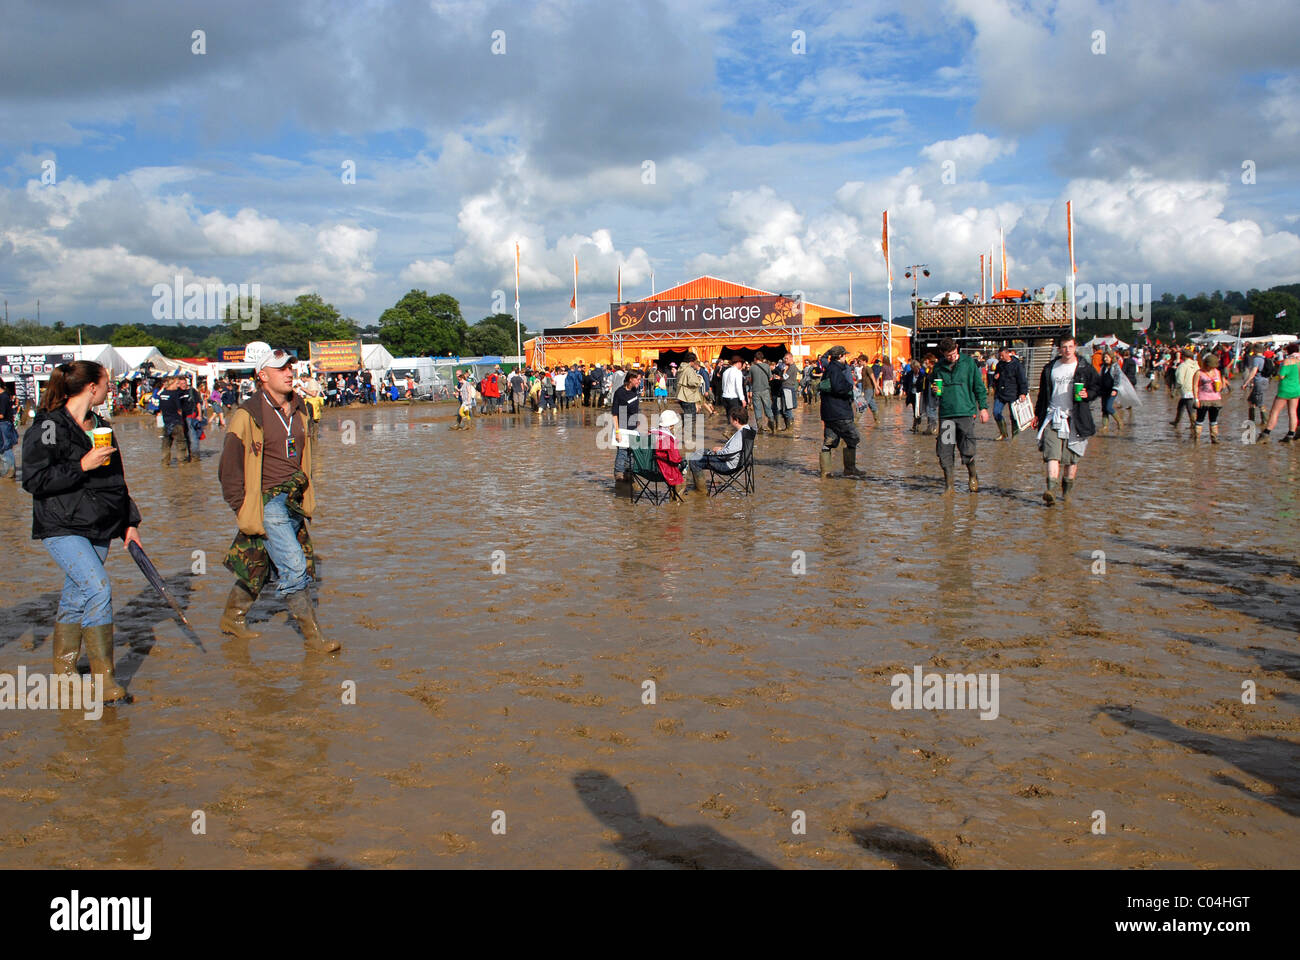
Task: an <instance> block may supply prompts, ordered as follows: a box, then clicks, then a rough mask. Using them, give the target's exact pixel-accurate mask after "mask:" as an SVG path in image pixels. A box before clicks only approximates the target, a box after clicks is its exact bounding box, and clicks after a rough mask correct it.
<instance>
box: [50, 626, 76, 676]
mask: <svg viewBox="0 0 1300 960" xmlns="http://www.w3.org/2000/svg"><path fill="white" fill-rule="evenodd" d="M50 646H51V648H52V649H53V650H54V673H55V674H72V673H76V672H77V658H78V657H80V656H81V624H79V623H56V624H55V625H54V639H53V640H51V641H50Z"/></svg>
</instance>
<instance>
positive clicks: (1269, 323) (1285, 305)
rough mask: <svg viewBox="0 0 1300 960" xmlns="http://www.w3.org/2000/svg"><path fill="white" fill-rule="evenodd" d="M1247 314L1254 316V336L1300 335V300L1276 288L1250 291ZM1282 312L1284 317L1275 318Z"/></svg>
mask: <svg viewBox="0 0 1300 960" xmlns="http://www.w3.org/2000/svg"><path fill="white" fill-rule="evenodd" d="M1249 307H1250V308H1249V309H1248V310H1247V311H1246V312H1247V313H1253V314H1254V315H1255V335H1256V336H1260V335H1263V334H1267V333H1300V298H1297V297H1296V296H1295V294H1291V293H1285V292H1283V291H1282V290H1279V289H1278V288H1276V287H1275V288H1274V289H1272V290H1265V291H1263V292H1261V291H1259V290H1252V291H1250V305H1249ZM1283 310H1285V311H1286V316H1285V317H1279V316H1277V314H1278V313H1281V312H1282V311H1283Z"/></svg>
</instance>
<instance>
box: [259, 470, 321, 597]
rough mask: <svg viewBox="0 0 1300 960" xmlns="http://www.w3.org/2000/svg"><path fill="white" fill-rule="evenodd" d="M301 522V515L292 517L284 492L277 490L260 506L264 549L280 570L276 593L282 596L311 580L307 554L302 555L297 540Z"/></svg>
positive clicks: (303, 588)
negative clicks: (264, 539)
mask: <svg viewBox="0 0 1300 960" xmlns="http://www.w3.org/2000/svg"><path fill="white" fill-rule="evenodd" d="M302 524H303V520H302V518H301V517H295V516H294V515H293V514H291V513H290V512H289V495H288V494H287V493H281V494H277V495H276V496H274V497H272V498H271V499H270V500H268V501H266V503H265V504H264V505H263V507H262V526H264V527H265V528H266V550H267V552H268V553H269V554H270V555H271V562H272V563H274V564H275V569H276V571H278V572H279V574H280V580H279V582H278V583H277V584H276V595H277V596H279V597H281V598H283V597H286V596H288V595H289V594H291V593H297V592H298V591H299V590H306V589H307V585H308V583H309V582H310V581H309V580H308V578H307V558H306V557H304V556H303V555H302V544H300V543H299V542H298V528H299V527H300V526H302Z"/></svg>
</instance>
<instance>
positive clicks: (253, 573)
mask: <svg viewBox="0 0 1300 960" xmlns="http://www.w3.org/2000/svg"><path fill="white" fill-rule="evenodd" d="M306 488H307V477H306V475H305V474H303V473H302V471H298V472H297V473H295V474H294V475H293V477H291V478H290V479H288V480H286V481H285V482H284V483H281V484H279V485H277V486H274V487H272V488H271V489H270V490H265V491H263V493H262V503H263V504H265V503H266V502H267V501H268V500H271V499H272V498H273V497H277V496H279V495H280V494H282V493H287V494H288V495H289V497H288V505H289V511H290V513H291V514H293V515H295V516H298V517H301V518H302V520H303V522H302V524H301V525H300V526H299V527H298V545H299V546H300V547H302V555H303V558H304V559H305V560H306V561H307V576H308V577H310V578H311V579H312V580H318V579H319V577H317V576H316V552H315V550H314V549H313V547H312V543H311V534H310V533H308V532H307V517H306V514H304V513H303V512H302V494H303V491H304V490H305V489H306ZM224 566H225V567H226V569H227V570H229V571H230V572H231V573H233V574H234V575H235V577H236V579H238V581H239V585H240V586H241V587H243V588H244V589H245V590H247V591H248V593H249V594H250V595H251V596H254V597H256V596H257V595H258V594H259V593H261V592H262V588H263V587H264V586H266V584H267V583H268V582H270V581H273V580H276V579H278V578H279V576H280V574H279V571H278V570H276V568H275V563H274V562H272V560H271V552H270V551H269V550H267V548H266V538H265V537H262V536H258V535H256V534H249V533H244V532H243V531H242V530H241V531H240V532H239V533H237V534H235V539H234V542H232V543H231V544H230V549H229V550H228V551H227V552H226V559H225V563H224Z"/></svg>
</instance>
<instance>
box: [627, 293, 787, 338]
mask: <svg viewBox="0 0 1300 960" xmlns="http://www.w3.org/2000/svg"><path fill="white" fill-rule="evenodd" d="M802 323H803V304H802V303H801V302H800V301H798V300H794V299H792V298H790V297H780V296H767V297H718V298H716V299H710V300H643V301H638V302H636V303H611V304H610V305H609V331H610V333H624V332H627V331H633V330H634V331H636V332H638V333H640V332H643V331H647V330H668V331H673V330H723V329H735V328H743V327H754V328H762V327H770V326H788V325H792V324H794V325H798V324H802Z"/></svg>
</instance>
